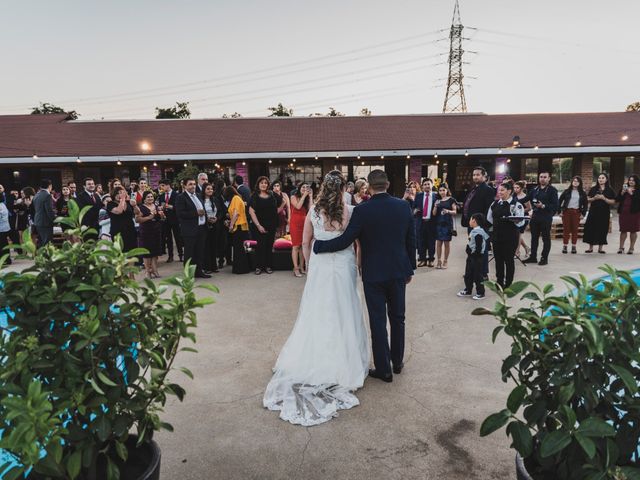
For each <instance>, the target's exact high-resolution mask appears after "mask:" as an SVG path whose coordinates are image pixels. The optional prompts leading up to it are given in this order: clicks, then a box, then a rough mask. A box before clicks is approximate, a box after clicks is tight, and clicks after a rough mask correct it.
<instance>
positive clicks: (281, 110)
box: [267, 103, 293, 117]
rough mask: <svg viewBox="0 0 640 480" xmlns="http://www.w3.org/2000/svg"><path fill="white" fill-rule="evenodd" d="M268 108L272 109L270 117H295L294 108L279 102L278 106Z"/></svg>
mask: <svg viewBox="0 0 640 480" xmlns="http://www.w3.org/2000/svg"><path fill="white" fill-rule="evenodd" d="M267 110H269V111H271V115H269V116H270V117H293V109H292V108H287V107H285V106H283V105H282V103H278V106H277V107H269V108H268V109H267Z"/></svg>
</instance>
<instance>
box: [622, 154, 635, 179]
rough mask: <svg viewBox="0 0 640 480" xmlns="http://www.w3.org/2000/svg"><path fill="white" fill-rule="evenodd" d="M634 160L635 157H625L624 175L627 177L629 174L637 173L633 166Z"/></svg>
mask: <svg viewBox="0 0 640 480" xmlns="http://www.w3.org/2000/svg"><path fill="white" fill-rule="evenodd" d="M634 161H635V158H634V157H626V158H625V159H624V176H625V177H628V176H629V175H632V174H634V173H636V172H635V171H634V168H633V166H634V165H635V162H634Z"/></svg>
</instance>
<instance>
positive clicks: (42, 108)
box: [31, 102, 80, 120]
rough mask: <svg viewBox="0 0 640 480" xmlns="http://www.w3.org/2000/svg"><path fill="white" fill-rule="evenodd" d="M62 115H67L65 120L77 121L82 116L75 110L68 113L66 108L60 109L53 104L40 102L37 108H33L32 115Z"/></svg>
mask: <svg viewBox="0 0 640 480" xmlns="http://www.w3.org/2000/svg"><path fill="white" fill-rule="evenodd" d="M54 113H57V114H60V113H64V114H66V115H67V118H65V120H77V119H78V117H79V116H80V114H79V113H78V112H76V111H75V110H69V111H66V110H65V109H64V108H62V107H58V106H57V105H54V104H53V103H47V102H44V103H43V102H40V105H39V106H37V107H33V108H32V109H31V115H51V114H54Z"/></svg>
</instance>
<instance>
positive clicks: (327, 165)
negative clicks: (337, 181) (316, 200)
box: [322, 158, 336, 178]
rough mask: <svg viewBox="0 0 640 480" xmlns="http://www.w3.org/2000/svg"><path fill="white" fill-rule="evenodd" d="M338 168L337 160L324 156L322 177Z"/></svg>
mask: <svg viewBox="0 0 640 480" xmlns="http://www.w3.org/2000/svg"><path fill="white" fill-rule="evenodd" d="M335 168H336V162H335V161H334V160H333V158H323V159H322V177H323V178H324V176H325V175H326V174H327V173H329V172H330V171H331V170H334V169H335Z"/></svg>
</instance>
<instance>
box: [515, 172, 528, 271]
mask: <svg viewBox="0 0 640 480" xmlns="http://www.w3.org/2000/svg"><path fill="white" fill-rule="evenodd" d="M513 196H514V197H515V198H516V200H517V201H518V202H520V205H522V206H523V208H524V212H525V214H528V213H529V212H530V211H531V202H530V201H529V196H528V195H527V182H525V181H524V180H518V181H517V182H515V183H514V184H513ZM526 228H527V225H526V223H525V224H524V225H523V226H521V227H520V228H518V232H519V235H518V236H519V238H518V246H517V247H516V257H518V258H520V247H522V248H524V253H525V255H526V256H527V257H528V256H529V254H530V253H531V249H530V248H529V246H528V245H527V242H525V241H524V236H523V235H522V234H523V233H524V231H525V230H526Z"/></svg>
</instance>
